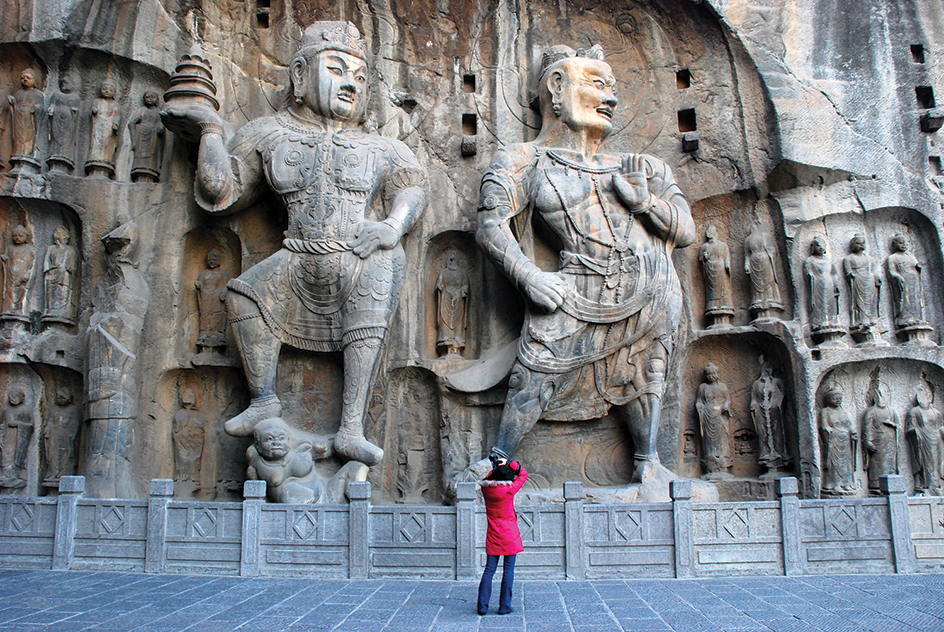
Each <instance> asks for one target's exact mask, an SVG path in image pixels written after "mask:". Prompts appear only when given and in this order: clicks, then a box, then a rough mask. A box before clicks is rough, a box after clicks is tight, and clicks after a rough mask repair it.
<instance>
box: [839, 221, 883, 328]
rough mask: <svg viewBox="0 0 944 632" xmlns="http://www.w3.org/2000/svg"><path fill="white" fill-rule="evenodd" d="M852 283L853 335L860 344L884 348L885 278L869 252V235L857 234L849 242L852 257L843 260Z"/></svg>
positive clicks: (850, 287) (850, 292)
mask: <svg viewBox="0 0 944 632" xmlns="http://www.w3.org/2000/svg"><path fill="white" fill-rule="evenodd" d="M842 267H843V271H844V272H845V275H846V280H847V281H848V283H849V294H850V296H849V302H850V304H851V309H852V326H851V327H850V328H849V332H850V333H851V334H852V336H853V338H855V339H856V341H858V342H861V343H868V344H881V343H882V341H881V338H880V336H881V334H882V333H883V332H884V331H885V328H884V327H883V326H882V324H881V322H880V321H879V313H878V308H879V305H880V304H881V303H880V299H881V289H882V278H881V277H880V276H879V275H878V274H877V273H876V271H875V266H874V265H873V264H872V259H871V257H869V255H868V254H866V252H865V235H864V234H862V233H856V234H855V235H853V236H852V239H851V240H849V254H847V255H846V257H845V258H844V259H843V260H842Z"/></svg>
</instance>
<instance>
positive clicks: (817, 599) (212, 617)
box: [0, 570, 944, 632]
mask: <svg viewBox="0 0 944 632" xmlns="http://www.w3.org/2000/svg"><path fill="white" fill-rule="evenodd" d="M498 586H499V582H497V581H496V582H495V586H494V588H495V592H494V595H493V601H494V602H495V603H493V604H492V606H493V607H492V610H491V613H490V614H489V615H487V616H484V617H480V616H478V615H477V614H476V612H475V596H476V589H477V584H476V583H475V582H453V581H418V580H410V579H400V580H395V579H384V580H357V581H343V580H342V581H337V580H311V579H238V578H232V577H207V576H199V577H197V576H180V575H144V574H136V573H100V572H79V571H66V572H55V571H28V570H7V571H0V632H83V631H96V632H130V631H132V630H134V632H178V631H183V630H191V631H193V632H233V631H234V630H240V631H243V632H268V631H272V632H276V631H277V632H316V631H318V632H321V631H323V632H329V631H330V632H373V631H376V632H421V631H430V632H432V631H435V632H470V631H475V632H479V631H481V632H504V631H509V632H510V631H515V632H619V631H626V632H944V575H841V576H828V577H789V578H788V577H765V578H758V577H751V578H728V579H691V580H625V581H620V580H605V581H603V580H601V581H580V582H576V581H570V582H554V581H527V580H523V581H518V582H516V584H515V596H514V601H513V606H514V608H515V612H513V613H512V614H510V615H504V616H499V615H498V614H496V613H495V611H496V610H497V605H498V604H497V602H498Z"/></svg>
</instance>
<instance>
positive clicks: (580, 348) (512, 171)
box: [470, 46, 695, 482]
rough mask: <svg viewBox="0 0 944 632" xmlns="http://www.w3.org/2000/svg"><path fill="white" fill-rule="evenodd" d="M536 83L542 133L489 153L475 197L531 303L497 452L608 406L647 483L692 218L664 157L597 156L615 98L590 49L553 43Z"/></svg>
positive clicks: (486, 236)
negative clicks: (535, 233) (539, 255)
mask: <svg viewBox="0 0 944 632" xmlns="http://www.w3.org/2000/svg"><path fill="white" fill-rule="evenodd" d="M538 92H539V99H540V107H541V116H542V125H541V131H540V133H539V134H538V136H537V138H536V139H535V140H533V141H531V142H529V143H516V144H510V145H508V146H506V147H505V148H503V149H500V150H498V151H497V152H495V154H494V156H493V157H492V161H491V166H490V167H489V169H488V171H487V172H486V173H485V175H484V177H483V178H482V186H481V197H480V201H479V213H478V223H479V228H478V234H477V240H478V242H479V244H481V246H482V247H483V248H484V249H485V252H486V253H487V254H488V255H489V256H490V257H491V258H492V259H493V260H494V261H495V262H496V263H497V264H498V265H499V266H501V268H502V269H503V270H504V272H505V274H507V275H508V277H509V278H510V279H511V280H512V281H513V282H514V283H515V284H516V285H517V286H518V287H519V288H520V289H521V291H522V292H523V293H524V294H525V295H526V296H527V298H528V307H527V314H526V318H525V324H524V327H523V328H522V332H521V338H520V341H519V346H518V351H517V359H516V362H515V364H514V367H513V369H512V373H511V378H510V381H509V388H508V395H507V398H506V399H505V407H504V411H503V413H502V419H501V425H500V428H499V432H498V441H497V446H496V447H498V448H500V449H501V450H503V451H505V452H506V453H507V454H509V455H513V454H514V453H515V451H516V450H517V448H518V444H519V443H520V442H521V440H522V438H523V437H524V436H525V435H526V434H527V433H528V432H529V431H530V430H531V429H532V428H533V427H534V425H535V423H537V421H538V420H539V419H546V420H556V421H579V420H589V419H596V418H599V417H602V416H603V415H606V414H607V412H608V411H609V410H610V409H611V408H613V409H614V411H615V413H616V415H617V416H618V418H619V419H620V420H622V421H623V422H624V423H625V424H626V425H627V426H628V428H629V433H630V435H631V438H632V443H633V447H634V450H635V454H634V457H633V458H634V462H635V465H634V473H633V480H634V481H637V482H638V481H642V480H643V479H644V478H645V479H649V477H650V476H651V475H655V473H656V472H657V471H658V470H659V469H660V468H661V466H660V465H659V460H658V454H657V451H656V434H657V432H658V430H659V425H660V416H661V415H660V413H661V407H662V396H663V393H664V391H665V386H664V384H665V370H666V366H667V364H668V359H669V356H670V354H671V352H672V341H673V334H674V333H675V331H676V328H677V326H678V322H679V317H680V314H681V309H682V290H681V287H680V284H679V280H678V276H677V275H676V271H675V267H674V266H673V264H672V251H673V250H674V249H675V248H682V247H685V246H688V245H690V244H692V243H693V242H694V240H695V224H694V222H693V221H692V217H691V213H690V211H689V207H688V203H687V202H686V200H685V197H684V196H683V195H682V192H681V191H680V190H679V188H678V185H677V184H676V183H675V179H674V177H673V175H672V171H671V170H670V169H669V166H668V165H667V164H665V163H664V162H663V161H661V160H659V159H658V158H655V157H653V156H648V155H644V154H605V153H602V152H601V151H600V146H601V143H602V142H603V141H604V140H605V139H606V137H607V136H609V135H610V133H611V132H612V131H613V122H612V120H613V112H614V110H615V108H616V105H617V98H616V79H615V77H614V76H613V71H612V69H611V68H610V66H609V64H607V63H606V61H604V58H603V51H602V49H600V47H599V46H594V47H592V48H590V49H589V50H585V51H584V50H581V51H575V50H573V49H571V48H569V47H567V46H555V47H553V48H551V49H550V50H549V51H548V52H547V53H545V54H544V57H543V62H542V64H541V69H540V81H539V86H538ZM532 213H533V214H537V215H540V217H541V219H542V220H543V222H544V223H545V224H546V225H547V227H548V228H549V229H550V231H551V232H552V233H553V234H554V236H555V237H556V238H557V239H558V240H559V242H560V244H561V252H560V263H559V266H558V268H557V269H556V270H554V271H545V270H542V269H541V268H539V267H538V266H537V264H536V263H535V261H534V260H533V259H532V257H531V256H529V255H530V249H529V247H528V241H529V240H530V237H529V227H530V225H531V215H532ZM480 465H481V466H482V468H483V469H484V468H485V467H487V466H485V465H484V463H482V462H479V463H478V464H476V465H475V466H473V469H474V470H475V471H477V470H478V469H480V468H479V466H480ZM662 469H663V470H664V468H662ZM470 473H471V472H470Z"/></svg>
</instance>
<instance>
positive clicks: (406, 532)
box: [400, 513, 426, 542]
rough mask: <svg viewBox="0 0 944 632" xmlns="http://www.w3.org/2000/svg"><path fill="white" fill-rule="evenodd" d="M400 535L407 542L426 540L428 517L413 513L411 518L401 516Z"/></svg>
mask: <svg viewBox="0 0 944 632" xmlns="http://www.w3.org/2000/svg"><path fill="white" fill-rule="evenodd" d="M400 518H401V520H400V534H401V535H402V536H403V537H404V538H406V541H407V542H421V541H423V540H425V539H426V516H425V515H424V514H417V513H411V514H410V515H409V516H406V518H405V519H404V516H403V515H401V516H400Z"/></svg>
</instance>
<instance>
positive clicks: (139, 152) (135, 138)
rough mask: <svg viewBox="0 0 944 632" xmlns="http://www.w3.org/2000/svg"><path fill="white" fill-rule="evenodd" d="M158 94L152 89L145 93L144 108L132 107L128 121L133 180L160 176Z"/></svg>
mask: <svg viewBox="0 0 944 632" xmlns="http://www.w3.org/2000/svg"><path fill="white" fill-rule="evenodd" d="M159 103H160V97H158V96H157V93H156V92H154V91H153V90H148V91H147V92H145V93H144V107H142V108H138V109H137V110H135V112H134V114H132V115H131V121H130V122H129V123H128V131H129V132H131V151H133V152H134V161H133V162H132V163H131V181H132V182H158V181H160V179H161V158H162V157H163V156H164V125H163V124H161V111H160V110H159V109H158V107H157V106H158V104H159Z"/></svg>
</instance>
